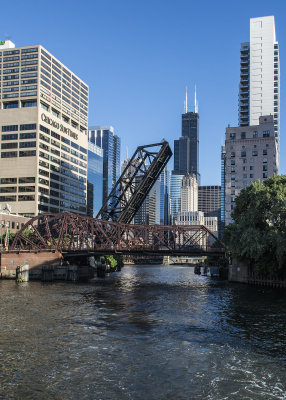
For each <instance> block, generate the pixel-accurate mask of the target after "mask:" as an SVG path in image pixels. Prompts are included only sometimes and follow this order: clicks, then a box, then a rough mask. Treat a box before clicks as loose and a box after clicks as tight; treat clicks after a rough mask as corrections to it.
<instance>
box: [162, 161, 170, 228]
mask: <svg viewBox="0 0 286 400" xmlns="http://www.w3.org/2000/svg"><path fill="white" fill-rule="evenodd" d="M159 181H160V224H161V225H169V224H170V184H171V175H170V171H169V170H168V167H166V168H165V169H164V171H163V172H162V173H161V175H160V177H159Z"/></svg>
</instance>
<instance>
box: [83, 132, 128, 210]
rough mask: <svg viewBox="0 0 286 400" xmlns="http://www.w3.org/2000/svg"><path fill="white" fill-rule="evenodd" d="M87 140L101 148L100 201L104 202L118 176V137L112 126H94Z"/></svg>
mask: <svg viewBox="0 0 286 400" xmlns="http://www.w3.org/2000/svg"><path fill="white" fill-rule="evenodd" d="M88 140H89V141H90V142H91V143H93V144H95V145H97V146H98V147H100V148H101V149H103V187H102V201H103V202H105V200H106V198H107V196H108V195H109V193H110V192H111V190H112V188H113V186H114V185H115V183H116V181H117V179H118V178H119V176H120V142H121V141H120V138H119V137H118V136H117V135H115V134H114V128H113V127H112V126H94V127H90V128H89V131H88Z"/></svg>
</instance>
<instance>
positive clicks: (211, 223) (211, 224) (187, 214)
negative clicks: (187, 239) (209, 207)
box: [176, 211, 218, 235]
mask: <svg viewBox="0 0 286 400" xmlns="http://www.w3.org/2000/svg"><path fill="white" fill-rule="evenodd" d="M176 225H204V226H206V227H207V228H208V229H209V230H210V231H211V232H212V233H213V234H215V235H217V234H218V220H217V217H205V216H204V213H203V212H202V211H182V212H179V213H178V214H177V218H176Z"/></svg>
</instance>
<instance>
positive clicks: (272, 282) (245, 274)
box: [228, 259, 286, 288]
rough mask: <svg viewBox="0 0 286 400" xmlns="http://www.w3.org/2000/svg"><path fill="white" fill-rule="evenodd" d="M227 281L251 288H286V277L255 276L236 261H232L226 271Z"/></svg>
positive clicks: (246, 267)
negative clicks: (250, 286)
mask: <svg viewBox="0 0 286 400" xmlns="http://www.w3.org/2000/svg"><path fill="white" fill-rule="evenodd" d="M228 280H229V281H230V282H240V283H247V284H249V285H253V286H268V287H273V288H286V276H284V277H283V278H281V277H278V276H264V275H260V274H256V273H255V272H254V271H252V270H251V269H250V268H249V267H248V266H246V265H244V264H243V263H242V262H240V261H238V260H237V259H233V260H232V264H231V265H230V266H229V270H228Z"/></svg>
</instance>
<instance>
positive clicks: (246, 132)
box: [223, 115, 278, 225]
mask: <svg viewBox="0 0 286 400" xmlns="http://www.w3.org/2000/svg"><path fill="white" fill-rule="evenodd" d="M225 135H226V139H225V153H224V160H223V161H224V168H225V184H224V186H225V224H226V225H227V224H229V223H231V221H232V219H231V212H232V210H233V209H234V207H235V198H236V196H237V195H238V194H239V192H240V190H241V189H243V188H244V187H246V186H248V185H249V184H250V183H251V182H254V181H256V180H258V179H260V180H262V181H263V180H265V179H267V178H269V177H271V176H273V175H275V174H277V173H278V143H277V140H276V138H275V130H274V119H273V115H267V116H261V117H259V125H253V126H244V127H241V126H240V127H228V128H226V133H225Z"/></svg>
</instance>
